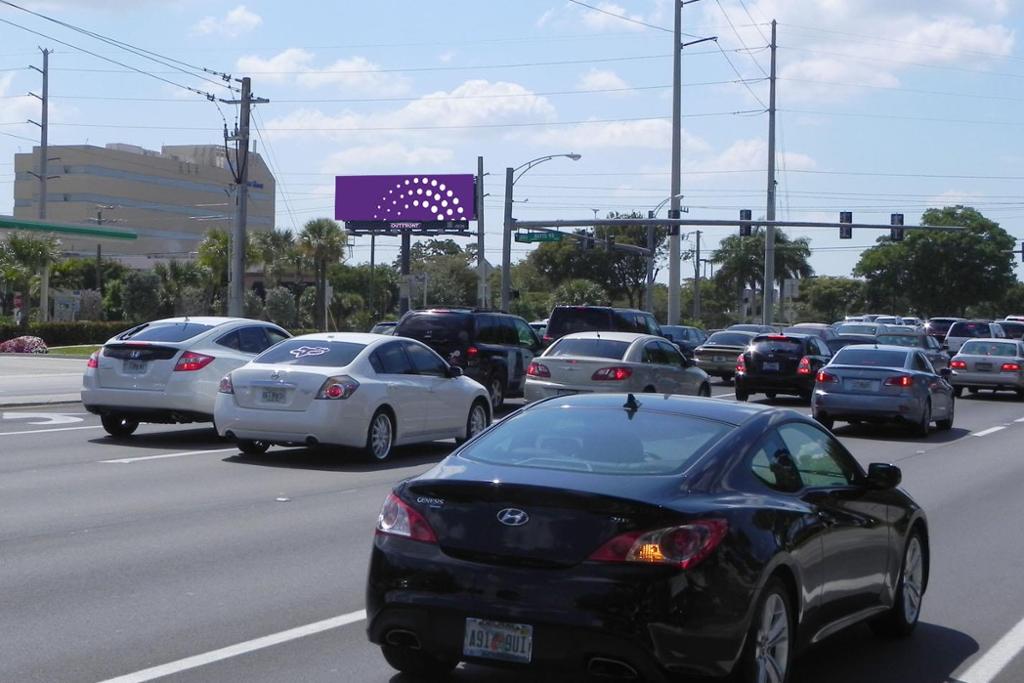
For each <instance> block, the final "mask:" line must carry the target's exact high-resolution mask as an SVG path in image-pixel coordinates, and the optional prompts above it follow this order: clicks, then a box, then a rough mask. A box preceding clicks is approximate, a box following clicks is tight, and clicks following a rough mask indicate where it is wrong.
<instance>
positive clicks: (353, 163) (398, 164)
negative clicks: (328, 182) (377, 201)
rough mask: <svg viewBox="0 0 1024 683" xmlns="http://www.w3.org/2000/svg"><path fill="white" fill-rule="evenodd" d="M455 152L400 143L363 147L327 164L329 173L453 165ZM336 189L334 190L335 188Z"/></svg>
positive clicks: (336, 156)
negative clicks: (451, 163)
mask: <svg viewBox="0 0 1024 683" xmlns="http://www.w3.org/2000/svg"><path fill="white" fill-rule="evenodd" d="M454 157H455V153H454V152H453V151H452V150H451V149H448V148H445V147H410V146H406V145H403V144H401V143H399V142H388V143H384V144H380V145H361V146H357V147H349V148H347V149H344V150H342V151H340V152H335V153H334V154H332V155H331V156H329V157H328V158H327V160H326V161H325V162H324V164H323V169H324V172H325V173H335V174H344V173H347V172H359V173H365V172H366V171H367V170H370V169H372V170H381V169H383V170H389V171H392V170H394V171H398V170H402V169H413V168H429V167H435V168H436V167H439V166H443V165H445V164H448V163H450V162H451V160H452V159H453V158H454ZM332 190H333V188H332Z"/></svg>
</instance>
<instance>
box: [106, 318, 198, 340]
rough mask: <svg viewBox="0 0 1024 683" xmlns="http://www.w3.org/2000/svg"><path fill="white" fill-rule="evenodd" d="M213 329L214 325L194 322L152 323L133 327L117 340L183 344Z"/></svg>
mask: <svg viewBox="0 0 1024 683" xmlns="http://www.w3.org/2000/svg"><path fill="white" fill-rule="evenodd" d="M213 328H214V326H213V325H201V324H199V323H192V322H180V323H150V324H148V325H139V326H138V327H133V328H132V329H130V330H128V331H127V332H122V333H121V334H120V335H119V336H118V337H117V338H118V340H119V341H127V340H129V339H130V340H131V341H147V342H182V341H186V340H189V339H192V338H193V337H198V336H199V335H201V334H202V333H203V332H207V331H209V330H212V329H213Z"/></svg>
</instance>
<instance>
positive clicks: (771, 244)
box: [761, 19, 775, 325]
mask: <svg viewBox="0 0 1024 683" xmlns="http://www.w3.org/2000/svg"><path fill="white" fill-rule="evenodd" d="M771 53H772V65H771V75H770V76H769V77H768V88H769V89H768V207H767V209H766V211H765V218H767V219H768V220H769V221H774V220H775V20H774V19H772V44H771ZM774 313H775V226H774V225H773V224H771V223H769V224H768V225H767V226H765V231H764V308H763V309H762V310H761V322H762V324H765V325H769V324H771V323H772V322H773V320H772V318H773V317H774Z"/></svg>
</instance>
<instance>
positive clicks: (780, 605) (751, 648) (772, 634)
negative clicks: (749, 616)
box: [736, 578, 796, 683]
mask: <svg viewBox="0 0 1024 683" xmlns="http://www.w3.org/2000/svg"><path fill="white" fill-rule="evenodd" d="M793 614H794V612H793V606H792V602H791V599H790V597H789V591H787V590H786V586H785V585H784V584H783V583H782V581H780V580H779V579H777V578H773V579H771V580H770V581H768V585H766V586H765V587H764V591H762V593H761V595H760V597H759V598H758V600H757V607H756V608H755V609H754V619H753V621H752V623H751V624H750V632H749V633H748V634H747V643H746V645H745V646H744V648H743V653H742V655H741V656H740V662H739V671H738V673H739V676H738V677H737V678H736V680H737V683H758V682H759V681H765V680H772V681H778V683H786V681H788V680H789V673H790V669H791V668H792V664H793V655H794V650H795V649H796V637H795V636H796V629H795V628H794V619H793ZM780 630H781V632H780ZM765 667H772V668H774V669H775V670H776V673H777V675H776V676H775V677H770V676H768V675H767V672H766V671H765Z"/></svg>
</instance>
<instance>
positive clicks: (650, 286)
mask: <svg viewBox="0 0 1024 683" xmlns="http://www.w3.org/2000/svg"><path fill="white" fill-rule="evenodd" d="M654 214H655V212H654V211H653V210H652V211H648V212H647V217H648V218H654ZM654 231H655V227H654V226H653V225H648V226H647V249H648V251H650V254H648V256H647V286H646V287H645V288H644V310H645V311H647V312H649V313H654V245H655V242H656V241H657V236H656V234H655V232H654Z"/></svg>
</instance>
